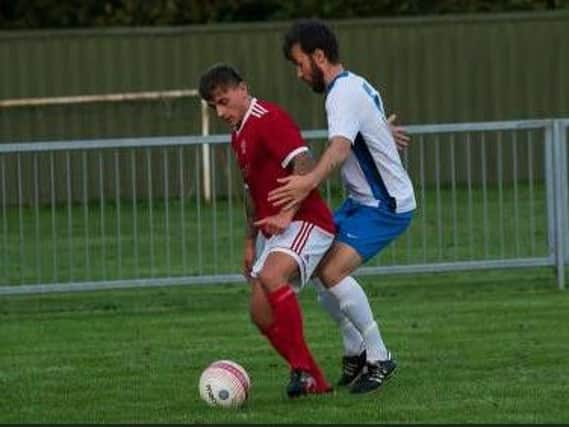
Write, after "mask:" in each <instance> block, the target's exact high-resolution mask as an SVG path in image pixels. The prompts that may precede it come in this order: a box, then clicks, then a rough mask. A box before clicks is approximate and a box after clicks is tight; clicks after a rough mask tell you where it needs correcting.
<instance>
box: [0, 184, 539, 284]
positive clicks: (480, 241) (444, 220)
mask: <svg viewBox="0 0 569 427" xmlns="http://www.w3.org/2000/svg"><path fill="white" fill-rule="evenodd" d="M323 192H324V193H326V189H323ZM331 193H332V194H333V195H335V197H331V198H330V200H329V203H330V205H331V206H334V207H337V206H339V204H340V197H339V196H340V194H339V191H332V192H331ZM416 197H417V202H418V206H419V208H418V210H417V212H416V215H415V218H414V220H413V222H412V224H411V226H410V228H409V230H407V231H406V232H405V235H404V236H402V237H401V238H400V239H398V240H397V241H396V242H394V243H393V244H392V245H390V246H389V247H388V248H387V249H386V250H385V251H383V252H382V253H381V254H380V255H379V256H377V257H375V258H374V259H372V260H370V262H369V263H368V265H370V266H377V265H401V264H416V263H432V262H449V261H464V260H485V259H507V258H513V257H536V256H539V257H544V256H546V255H547V243H546V242H547V238H546V236H547V223H546V209H545V203H544V200H545V194H544V188H543V187H542V186H536V185H534V186H533V187H529V186H527V185H526V186H524V185H521V184H520V185H518V186H517V187H513V186H504V187H503V188H498V187H491V188H490V187H489V188H487V189H486V191H484V190H483V189H480V188H477V189H473V191H472V192H470V193H469V192H468V191H467V189H466V188H464V187H458V188H456V189H454V191H453V189H452V188H448V187H443V188H440V190H439V191H436V189H432V188H431V189H428V190H425V191H424V192H423V191H421V190H417V193H416ZM243 212H244V210H243V206H242V205H241V204H240V201H239V200H238V199H237V198H235V199H234V200H231V202H230V201H228V200H217V201H215V203H212V204H210V205H206V204H204V203H200V204H199V205H198V204H196V201H195V200H185V201H184V202H183V203H181V202H180V201H179V200H172V201H169V202H168V203H165V202H163V201H155V202H153V204H152V205H149V204H148V203H136V204H133V203H132V202H127V201H124V202H123V203H120V204H116V203H114V202H106V203H105V204H99V203H92V204H88V205H85V206H82V205H74V206H71V207H70V208H67V207H57V208H55V209H53V210H52V209H51V208H40V209H37V210H36V209H34V208H29V207H28V208H22V209H17V208H5V207H4V208H2V209H0V285H19V284H28V283H31V284H33V283H55V282H73V281H97V280H119V279H123V280H128V279H135V278H149V277H164V276H169V277H175V276H182V275H203V274H206V275H213V274H230V273H239V272H240V271H241V250H242V240H243V223H244V218H243V216H244V214H243Z"/></svg>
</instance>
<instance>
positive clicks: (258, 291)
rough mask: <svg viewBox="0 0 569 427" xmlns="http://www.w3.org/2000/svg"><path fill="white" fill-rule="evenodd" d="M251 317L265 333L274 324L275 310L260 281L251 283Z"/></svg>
mask: <svg viewBox="0 0 569 427" xmlns="http://www.w3.org/2000/svg"><path fill="white" fill-rule="evenodd" d="M249 315H250V316H251V321H252V322H253V324H254V325H255V326H257V328H258V329H259V330H260V331H261V332H263V331H265V330H267V328H268V327H269V326H270V325H271V324H272V323H273V310H272V309H271V305H270V304H269V300H268V299H267V295H266V294H265V290H264V289H263V286H262V285H261V282H259V280H252V281H251V297H250V299H249Z"/></svg>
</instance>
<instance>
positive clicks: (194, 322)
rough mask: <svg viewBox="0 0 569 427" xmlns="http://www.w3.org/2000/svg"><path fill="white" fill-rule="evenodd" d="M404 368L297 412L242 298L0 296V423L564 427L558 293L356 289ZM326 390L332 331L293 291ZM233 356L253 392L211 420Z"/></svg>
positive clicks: (281, 370) (510, 284)
mask: <svg viewBox="0 0 569 427" xmlns="http://www.w3.org/2000/svg"><path fill="white" fill-rule="evenodd" d="M362 283H363V284H364V286H365V288H366V289H367V291H368V294H369V296H370V300H371V303H372V305H373V308H374V310H375V313H376V315H377V317H378V319H379V320H380V324H381V327H382V332H383V336H384V338H385V340H386V342H387V343H388V345H389V346H390V348H391V350H392V351H393V352H394V353H395V355H396V357H397V359H398V360H399V366H400V371H399V373H398V375H397V376H396V377H395V378H394V379H393V381H392V382H390V383H389V384H387V385H386V386H385V388H384V389H383V390H381V391H380V392H378V393H374V394H372V395H365V396H352V395H350V394H349V393H348V392H346V391H345V390H337V391H336V392H335V393H334V394H332V395H326V396H309V397H307V398H302V399H299V400H295V401H290V400H287V399H286V397H285V396H284V384H285V383H286V381H287V369H286V366H285V365H284V363H283V362H282V361H281V359H280V358H279V357H278V356H277V355H276V353H274V352H273V351H272V350H271V349H270V347H269V345H268V344H267V343H266V341H265V340H264V338H263V337H262V336H261V335H259V333H258V332H257V331H256V329H255V328H254V327H253V326H252V324H251V323H250V322H249V319H248V313H247V310H248V308H247V306H248V289H247V287H246V286H245V285H218V286H209V287H172V288H153V289H132V290H128V291H126V290H123V291H99V292H88V293H74V294H45V295H40V294H38V295H32V296H12V297H1V298H0V386H1V390H2V392H1V393H0V423H350V424H353V423H375V424H379V423H568V422H569V406H568V405H567V401H568V400H569V387H568V386H567V372H568V371H567V366H568V365H567V354H569V328H568V327H567V313H568V312H569V294H568V293H566V292H561V291H559V290H557V289H556V285H555V277H554V274H553V271H552V270H550V269H537V270H519V271H486V272H476V273H460V274H457V273H455V274H423V275H416V276H410V275H409V276H407V275H405V276H396V277H387V276H386V277H380V278H369V277H366V278H362ZM301 302H302V305H303V308H304V312H305V329H306V335H307V339H308V341H309V344H310V346H311V348H312V350H313V352H314V353H315V355H316V357H317V359H318V360H319V361H320V362H321V364H322V366H323V368H324V370H325V372H326V373H327V375H328V376H329V378H330V379H331V380H334V379H335V378H336V376H337V375H338V373H339V357H340V355H341V345H340V338H339V334H338V332H337V330H336V328H335V326H334V325H333V323H332V321H331V320H329V319H328V318H327V317H326V315H325V313H324V312H323V311H322V310H321V309H320V308H319V306H318V305H317V303H316V302H315V296H314V292H313V290H312V289H310V288H308V289H306V290H305V291H304V292H303V293H302V294H301ZM221 358H229V359H233V360H236V361H238V362H239V363H241V364H243V366H245V367H246V369H247V370H248V372H249V374H250V376H251V379H252V383H253V387H252V392H251V396H250V400H249V402H248V404H247V405H246V406H245V407H244V408H241V409H239V410H223V409H217V408H210V407H208V406H207V405H206V404H205V402H202V401H201V400H200V398H199V393H198V389H197V384H198V379H199V375H200V373H201V371H202V370H203V369H204V368H205V367H206V365H207V364H209V363H210V362H212V361H213V360H216V359H221Z"/></svg>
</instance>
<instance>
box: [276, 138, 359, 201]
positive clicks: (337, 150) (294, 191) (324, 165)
mask: <svg viewBox="0 0 569 427" xmlns="http://www.w3.org/2000/svg"><path fill="white" fill-rule="evenodd" d="M351 150H352V143H351V141H350V140H349V139H346V138H344V137H341V136H334V137H332V139H331V140H330V144H329V145H328V148H327V149H326V151H325V152H324V154H322V156H321V157H320V160H318V163H316V166H314V167H313V168H311V169H310V172H308V173H306V174H305V175H302V176H299V175H298V174H293V175H291V176H287V177H286V178H280V179H279V180H278V182H279V183H281V184H283V185H281V186H280V187H278V188H276V189H274V190H272V191H271V192H270V193H269V198H268V200H269V201H270V202H271V203H272V204H273V205H274V206H280V207H281V208H282V209H283V210H288V209H291V208H292V207H293V206H295V205H296V204H298V203H300V202H301V201H302V200H304V198H306V196H308V194H310V192H311V191H312V190H314V189H315V188H317V187H318V185H320V183H321V182H322V181H324V180H325V179H326V177H327V176H328V175H330V174H331V173H332V171H333V170H334V169H336V168H337V167H338V166H340V165H341V164H342V163H344V160H346V158H347V157H348V155H349V154H350V152H351Z"/></svg>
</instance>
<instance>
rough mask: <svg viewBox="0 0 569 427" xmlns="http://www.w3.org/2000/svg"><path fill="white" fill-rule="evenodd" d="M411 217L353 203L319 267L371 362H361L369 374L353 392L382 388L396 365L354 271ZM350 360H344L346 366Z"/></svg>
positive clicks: (380, 248)
mask: <svg viewBox="0 0 569 427" xmlns="http://www.w3.org/2000/svg"><path fill="white" fill-rule="evenodd" d="M410 220H411V214H409V215H397V214H395V213H393V212H390V211H387V210H384V209H379V208H369V207H366V206H361V205H355V206H351V208H350V212H349V215H347V216H346V217H345V218H344V220H343V221H342V223H341V224H340V227H339V229H340V232H339V233H338V234H337V236H336V242H335V243H334V245H333V247H332V249H331V250H330V251H329V252H328V254H327V255H326V257H325V258H324V260H323V262H322V265H321V266H320V268H319V277H320V279H321V280H322V281H323V283H324V284H325V285H326V286H327V287H328V289H329V291H330V292H331V293H332V294H333V295H334V296H335V297H336V298H337V300H338V303H339V305H340V308H341V310H342V311H343V312H344V314H345V315H346V317H348V319H349V320H350V321H351V322H352V323H353V324H354V326H355V327H356V328H357V329H358V331H359V332H360V333H361V335H362V337H363V339H364V341H365V346H366V359H367V361H366V364H365V365H360V368H361V371H362V372H363V373H364V374H365V375H361V376H360V378H359V379H358V380H357V381H356V382H355V383H354V385H353V387H352V391H353V392H356V393H358V392H366V391H371V390H373V389H375V388H377V387H379V386H380V385H381V384H382V383H383V380H384V379H385V378H384V377H387V376H389V374H391V372H392V371H393V369H394V367H395V364H394V362H392V361H391V355H390V354H389V352H388V350H387V348H386V346H385V343H384V342H383V339H382V337H381V333H380V331H379V327H378V325H377V322H376V321H375V319H374V315H373V312H372V310H371V307H370V304H369V301H368V299H367V296H366V294H365V292H364V291H363V289H362V288H361V286H360V285H359V283H358V282H357V281H356V280H355V279H354V278H353V277H351V276H350V274H351V273H352V272H353V271H355V270H356V269H357V268H358V267H359V266H360V265H361V264H362V263H363V262H365V261H367V260H368V259H369V258H371V257H372V256H374V255H375V254H377V253H378V252H379V251H381V250H382V249H383V248H384V247H385V246H387V245H388V244H389V243H390V242H391V241H392V240H394V239H395V238H396V237H397V236H399V235H400V234H401V233H402V232H403V231H404V230H405V229H406V228H407V226H408V225H409V222H410ZM361 359H363V358H360V360H361ZM346 360H347V359H346V358H344V360H343V361H344V366H346V363H345V362H346ZM348 360H349V359H348ZM384 368H385V369H384Z"/></svg>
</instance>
